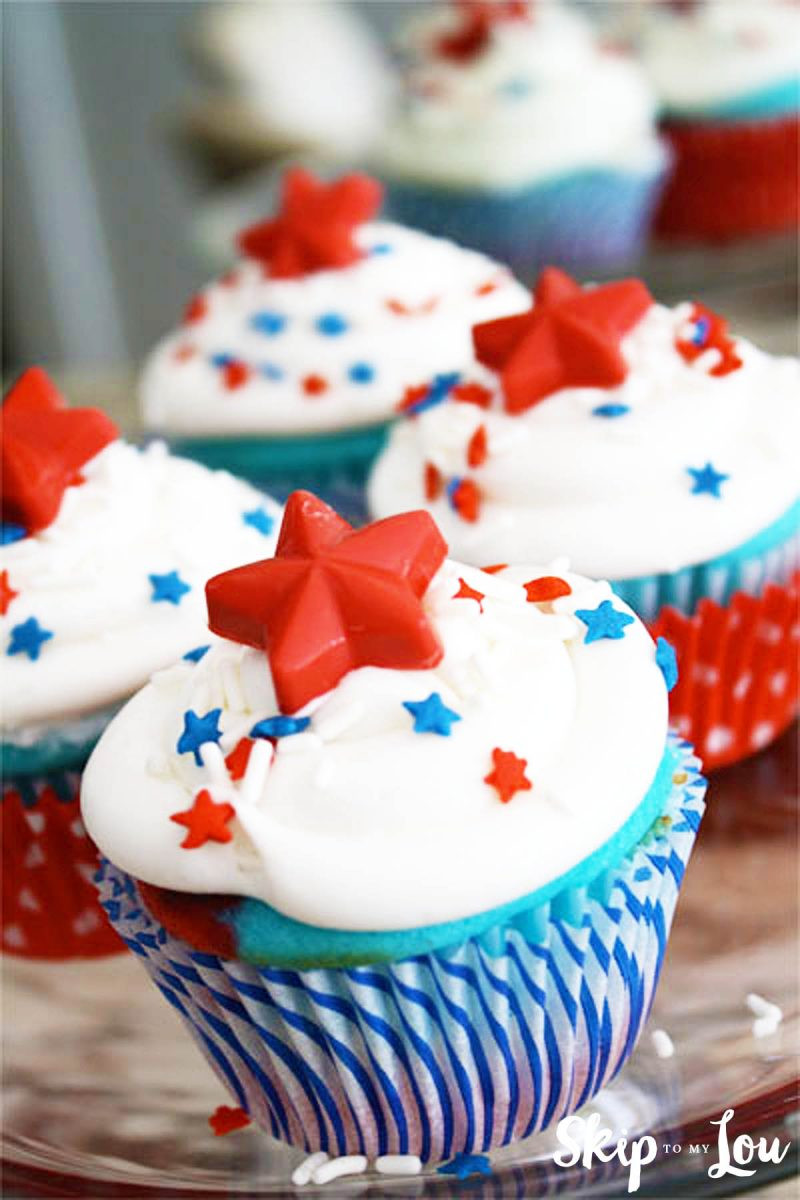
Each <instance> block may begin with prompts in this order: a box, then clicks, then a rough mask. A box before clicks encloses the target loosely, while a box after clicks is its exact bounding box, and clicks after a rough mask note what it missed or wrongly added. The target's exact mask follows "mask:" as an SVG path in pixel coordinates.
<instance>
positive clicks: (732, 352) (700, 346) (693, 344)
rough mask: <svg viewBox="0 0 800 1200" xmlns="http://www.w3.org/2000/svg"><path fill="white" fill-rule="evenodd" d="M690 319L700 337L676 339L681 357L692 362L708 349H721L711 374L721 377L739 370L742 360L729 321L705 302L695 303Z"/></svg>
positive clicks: (680, 337)
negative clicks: (730, 330)
mask: <svg viewBox="0 0 800 1200" xmlns="http://www.w3.org/2000/svg"><path fill="white" fill-rule="evenodd" d="M689 320H690V321H691V322H693V323H694V324H695V326H696V328H697V331H698V337H697V340H696V341H695V340H694V339H693V338H691V337H688V338H687V337H682V336H679V337H678V338H677V339H676V341H675V346H676V349H677V351H678V353H679V354H680V355H681V357H682V358H683V359H685V360H686V362H688V363H692V362H694V360H695V359H696V358H699V357H700V355H701V354H705V352H706V350H711V349H714V350H718V351H719V355H720V359H719V362H718V363H715V365H714V366H713V367H712V368H711V370H710V371H709V372H708V373H709V375H715V376H717V377H721V376H723V375H730V373H731V371H738V369H739V367H740V366H741V365H742V360H741V359H740V358H739V355H738V354H737V353H736V343H735V342H734V340H733V338H732V337H731V336H730V334H729V333H728V322H727V321H726V320H725V319H724V318H723V317H720V316H717V314H716V313H715V312H712V310H711V309H710V308H706V306H705V304H695V305H694V306H693V308H692V313H691V316H690V317H689Z"/></svg>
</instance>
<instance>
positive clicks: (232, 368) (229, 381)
mask: <svg viewBox="0 0 800 1200" xmlns="http://www.w3.org/2000/svg"><path fill="white" fill-rule="evenodd" d="M251 374H252V371H251V370H250V368H249V367H248V365H247V363H245V362H242V361H241V359H239V358H234V359H232V360H231V362H227V363H225V365H224V366H223V368H222V383H223V385H224V387H225V388H226V390H227V391H229V392H235V391H236V390H237V388H240V387H244V385H245V384H246V383H247V381H248V379H249V378H250V376H251Z"/></svg>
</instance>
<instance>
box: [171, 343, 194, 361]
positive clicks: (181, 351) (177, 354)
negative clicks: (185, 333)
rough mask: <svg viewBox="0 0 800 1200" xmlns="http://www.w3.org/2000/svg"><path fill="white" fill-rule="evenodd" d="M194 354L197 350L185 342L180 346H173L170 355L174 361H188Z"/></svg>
mask: <svg viewBox="0 0 800 1200" xmlns="http://www.w3.org/2000/svg"><path fill="white" fill-rule="evenodd" d="M196 354H197V351H196V350H195V348H194V346H190V345H188V344H186V343H185V344H184V345H182V346H176V347H175V349H174V350H173V352H172V357H173V358H174V359H175V361H176V362H188V361H189V359H190V358H194V356H195V355H196Z"/></svg>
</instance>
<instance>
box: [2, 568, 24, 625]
mask: <svg viewBox="0 0 800 1200" xmlns="http://www.w3.org/2000/svg"><path fill="white" fill-rule="evenodd" d="M18 595H19V592H15V591H14V589H13V588H12V586H11V584H10V583H9V582H8V571H0V617H4V616H5V615H6V613H7V612H8V606H9V604H10V603H11V601H12V600H13V599H14V597H15V596H18Z"/></svg>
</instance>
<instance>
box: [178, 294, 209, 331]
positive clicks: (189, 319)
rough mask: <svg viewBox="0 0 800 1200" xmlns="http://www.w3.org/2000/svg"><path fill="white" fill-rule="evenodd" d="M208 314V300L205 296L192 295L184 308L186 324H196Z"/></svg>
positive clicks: (184, 321)
mask: <svg viewBox="0 0 800 1200" xmlns="http://www.w3.org/2000/svg"><path fill="white" fill-rule="evenodd" d="M207 314H208V301H207V300H206V298H205V296H192V298H191V300H190V301H189V303H188V304H187V305H186V308H185V309H184V310H183V323H184V325H195V324H196V323H197V322H198V321H202V320H203V318H204V317H205V316H206V315H207Z"/></svg>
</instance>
